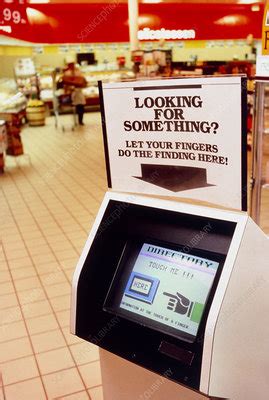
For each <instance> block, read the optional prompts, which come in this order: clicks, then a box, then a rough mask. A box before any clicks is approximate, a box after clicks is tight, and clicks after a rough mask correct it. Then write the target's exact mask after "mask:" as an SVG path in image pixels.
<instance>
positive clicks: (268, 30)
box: [262, 1, 269, 55]
mask: <svg viewBox="0 0 269 400" xmlns="http://www.w3.org/2000/svg"><path fill="white" fill-rule="evenodd" d="M262 54H263V55H269V2H268V1H266V4H265V7H264V15H263V24H262Z"/></svg>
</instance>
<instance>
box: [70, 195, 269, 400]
mask: <svg viewBox="0 0 269 400" xmlns="http://www.w3.org/2000/svg"><path fill="white" fill-rule="evenodd" d="M268 256H269V248H268V239H267V237H266V236H265V235H264V233H263V232H262V231H261V230H260V228H259V227H258V226H257V225H256V224H255V223H254V222H253V221H252V220H251V218H249V217H248V216H247V215H246V214H245V213H242V212H230V211H224V210H218V209H212V208H207V207H198V206H193V205H187V204H184V203H178V202H170V201H164V200H158V199H152V198H143V197H139V196H134V195H133V196H130V195H129V196H128V195H124V194H115V193H113V192H110V193H107V194H106V196H105V198H104V201H103V203H102V205H101V208H100V210H99V212H98V215H97V217H96V221H95V223H94V226H93V228H92V231H91V233H90V235H89V238H88V240H87V242H86V245H85V247H84V250H83V253H82V255H81V257H80V260H79V263H78V265H77V268H76V271H75V274H74V278H73V288H72V323H71V325H72V328H71V329H72V332H73V333H74V334H76V335H77V336H79V337H81V338H83V339H85V340H87V341H89V342H92V343H94V344H97V345H98V346H100V347H101V351H100V358H101V368H102V378H103V388H104V399H105V400H125V399H126V398H128V399H130V400H135V399H141V400H142V399H149V398H151V397H152V398H154V399H158V400H161V399H164V398H169V399H182V400H183V399H184V400H188V399H190V400H191V399H203V398H205V396H209V397H219V398H225V399H234V400H242V399H244V400H253V399H266V398H267V393H268V390H269V382H268V377H267V370H268V368H267V367H268V350H269V303H268V292H269V269H268Z"/></svg>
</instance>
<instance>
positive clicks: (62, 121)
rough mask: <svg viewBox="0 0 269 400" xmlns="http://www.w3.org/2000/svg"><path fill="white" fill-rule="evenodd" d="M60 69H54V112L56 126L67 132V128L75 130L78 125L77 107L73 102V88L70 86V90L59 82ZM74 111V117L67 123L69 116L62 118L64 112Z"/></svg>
mask: <svg viewBox="0 0 269 400" xmlns="http://www.w3.org/2000/svg"><path fill="white" fill-rule="evenodd" d="M58 72H59V71H58V70H55V71H53V74H52V78H53V113H54V118H55V128H56V129H58V128H59V129H61V130H62V132H65V131H66V130H67V129H71V130H72V131H74V130H75V129H76V127H77V126H78V122H77V115H76V108H75V106H74V105H73V104H72V89H71V88H69V90H68V92H66V91H65V90H64V88H63V87H62V88H61V84H59V82H57V79H56V78H57V77H56V76H57V73H58ZM70 112H71V113H72V117H71V118H72V119H71V120H70V123H67V118H61V116H63V115H64V114H70Z"/></svg>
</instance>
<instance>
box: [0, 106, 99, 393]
mask: <svg viewBox="0 0 269 400" xmlns="http://www.w3.org/2000/svg"><path fill="white" fill-rule="evenodd" d="M85 117H86V118H85V120H86V126H85V127H83V128H79V129H77V130H76V131H75V132H72V131H71V130H70V131H66V132H65V133H62V132H61V131H55V129H54V119H53V118H48V119H47V124H46V126H45V127H41V128H25V129H24V130H23V133H22V140H23V143H24V149H25V153H28V154H29V155H30V156H31V161H32V165H29V164H28V161H27V158H26V157H23V158H21V159H20V160H19V163H20V167H17V166H16V165H15V162H14V159H12V158H11V157H8V159H7V168H6V173H5V174H4V175H3V176H0V213H1V214H0V215H1V218H0V237H1V253H0V400H2V399H6V400H26V399H35V400H43V399H69V400H71V399H76V400H84V399H92V400H101V398H102V389H101V376H100V366H99V361H98V358H99V355H98V348H97V347H95V346H94V345H91V344H89V343H85V342H82V341H81V340H78V339H77V338H76V337H74V336H73V335H71V334H70V333H69V310H70V289H71V284H70V283H71V279H72V274H73V271H74V267H75V265H76V262H77V260H78V257H79V255H80V252H81V249H82V246H83V245H84V242H85V240H86V238H87V234H88V232H89V229H90V227H91V224H92V222H93V220H94V216H95V214H96V212H97V210H98V208H99V204H100V202H101V200H102V198H103V194H104V192H105V190H106V177H105V167H104V158H103V149H102V136H101V127H100V115H99V113H91V114H86V115H85ZM71 118H72V117H71V116H68V115H67V116H64V117H61V119H62V120H63V121H64V122H65V125H66V127H68V125H70V124H71V123H72V119H71ZM1 386H2V389H1Z"/></svg>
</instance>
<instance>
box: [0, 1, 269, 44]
mask: <svg viewBox="0 0 269 400" xmlns="http://www.w3.org/2000/svg"><path fill="white" fill-rule="evenodd" d="M9 1H11V0H9ZM2 3H3V2H2ZM2 3H1V2H0V10H1V12H2V14H1V16H2V19H1V21H2V22H1V23H2V25H3V26H5V27H9V28H5V30H3V31H1V33H3V34H5V35H7V36H11V37H14V38H17V39H21V40H27V41H30V42H35V43H57V44H60V43H108V42H110V43H111V42H115V43H118V42H128V41H129V30H128V5H127V2H120V1H119V0H112V1H109V2H103V3H102V2H87V3H85V2H79V1H78V2H73V3H72V2H71V3H70V2H67V1H66V3H64V2H63V1H61V2H60V3H59V2H48V3H40V4H37V3H36V4H34V3H29V2H27V3H26V2H24V4H22V3H21V2H20V1H19V0H16V2H15V0H13V2H12V3H4V4H6V6H4V5H3V4H2ZM252 6H253V5H252V4H237V3H225V4H219V3H217V2H216V4H213V3H206V2H204V3H201V4H199V3H196V4H195V7H193V3H188V2H184V3H182V2H174V3H166V2H164V3H163V2H162V3H160V4H157V3H154V4H143V3H141V4H139V18H140V21H141V24H140V25H139V29H140V30H141V32H140V35H141V40H155V39H154V38H156V40H159V36H160V38H162V35H164V36H165V39H167V40H177V39H178V40H181V39H182V40H183V39H194V38H195V39H198V40H223V39H225V40H228V39H232V40H234V39H244V40H245V39H246V37H247V36H248V35H249V34H250V33H251V34H252V35H253V37H254V38H261V24H262V18H263V4H259V9H258V10H257V11H255V12H254V11H253V8H252ZM4 9H5V11H4V14H3V10H4ZM227 15H228V16H229V15H230V16H236V17H237V18H236V20H234V19H231V18H228V19H227ZM175 16H176V18H175ZM25 21H26V22H27V23H25ZM194 21H195V24H194ZM219 21H222V24H221V25H220V24H219ZM1 23H0V26H2V25H1ZM11 28H12V29H11ZM144 28H145V30H144ZM179 28H180V29H179ZM10 29H11V32H10ZM162 29H164V31H163V30H162ZM194 33H195V37H193V36H194ZM153 36H154V38H153Z"/></svg>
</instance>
